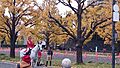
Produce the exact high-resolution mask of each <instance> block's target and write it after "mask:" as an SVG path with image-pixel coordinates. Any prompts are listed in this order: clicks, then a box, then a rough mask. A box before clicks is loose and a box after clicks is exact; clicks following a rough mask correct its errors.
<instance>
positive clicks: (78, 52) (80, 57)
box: [76, 44, 83, 64]
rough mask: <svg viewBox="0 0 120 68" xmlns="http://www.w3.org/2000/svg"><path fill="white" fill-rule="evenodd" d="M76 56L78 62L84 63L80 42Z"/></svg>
mask: <svg viewBox="0 0 120 68" xmlns="http://www.w3.org/2000/svg"><path fill="white" fill-rule="evenodd" d="M76 58H77V64H79V63H83V59H82V45H81V44H78V46H77V53H76Z"/></svg>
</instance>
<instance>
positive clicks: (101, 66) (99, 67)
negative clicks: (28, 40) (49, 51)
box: [0, 54, 120, 68]
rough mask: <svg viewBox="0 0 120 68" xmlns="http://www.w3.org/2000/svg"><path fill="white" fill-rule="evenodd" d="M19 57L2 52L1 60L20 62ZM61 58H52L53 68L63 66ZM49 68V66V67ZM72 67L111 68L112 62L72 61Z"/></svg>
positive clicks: (118, 67) (119, 65)
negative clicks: (12, 56) (77, 62)
mask: <svg viewBox="0 0 120 68" xmlns="http://www.w3.org/2000/svg"><path fill="white" fill-rule="evenodd" d="M19 60H20V59H19V57H16V58H10V57H9V56H7V55H5V54H0V62H1V61H5V62H15V63H16V62H19ZM61 62H62V61H61V60H57V59H53V60H52V65H53V67H52V68H61ZM48 68H49V67H48ZM72 68H111V64H109V63H108V64H107V63H84V64H79V65H78V64H75V63H72ZM115 68H120V64H116V67H115Z"/></svg>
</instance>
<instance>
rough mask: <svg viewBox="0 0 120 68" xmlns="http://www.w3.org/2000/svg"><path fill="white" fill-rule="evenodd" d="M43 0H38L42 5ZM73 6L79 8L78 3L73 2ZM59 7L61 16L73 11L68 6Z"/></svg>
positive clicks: (60, 5) (61, 5)
mask: <svg viewBox="0 0 120 68" xmlns="http://www.w3.org/2000/svg"><path fill="white" fill-rule="evenodd" d="M42 1H43V0H38V3H42ZM72 6H74V7H76V6H77V3H76V2H73V3H72ZM57 7H58V10H59V14H61V15H62V16H64V15H65V13H66V11H70V10H71V9H70V8H69V7H67V6H64V5H63V4H61V3H59V4H58V5H57Z"/></svg>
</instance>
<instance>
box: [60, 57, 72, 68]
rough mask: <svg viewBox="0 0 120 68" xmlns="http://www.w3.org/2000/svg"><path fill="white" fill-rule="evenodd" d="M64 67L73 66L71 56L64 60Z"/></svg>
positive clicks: (69, 67)
mask: <svg viewBox="0 0 120 68" xmlns="http://www.w3.org/2000/svg"><path fill="white" fill-rule="evenodd" d="M62 68H71V60H70V59H69V58H64V59H63V60H62Z"/></svg>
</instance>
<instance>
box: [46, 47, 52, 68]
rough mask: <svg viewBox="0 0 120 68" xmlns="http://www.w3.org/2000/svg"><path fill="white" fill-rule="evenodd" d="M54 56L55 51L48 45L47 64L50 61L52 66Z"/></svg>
mask: <svg viewBox="0 0 120 68" xmlns="http://www.w3.org/2000/svg"><path fill="white" fill-rule="evenodd" d="M52 56H53V51H52V49H51V47H48V51H47V61H46V66H47V65H48V62H50V66H51V64H52Z"/></svg>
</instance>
